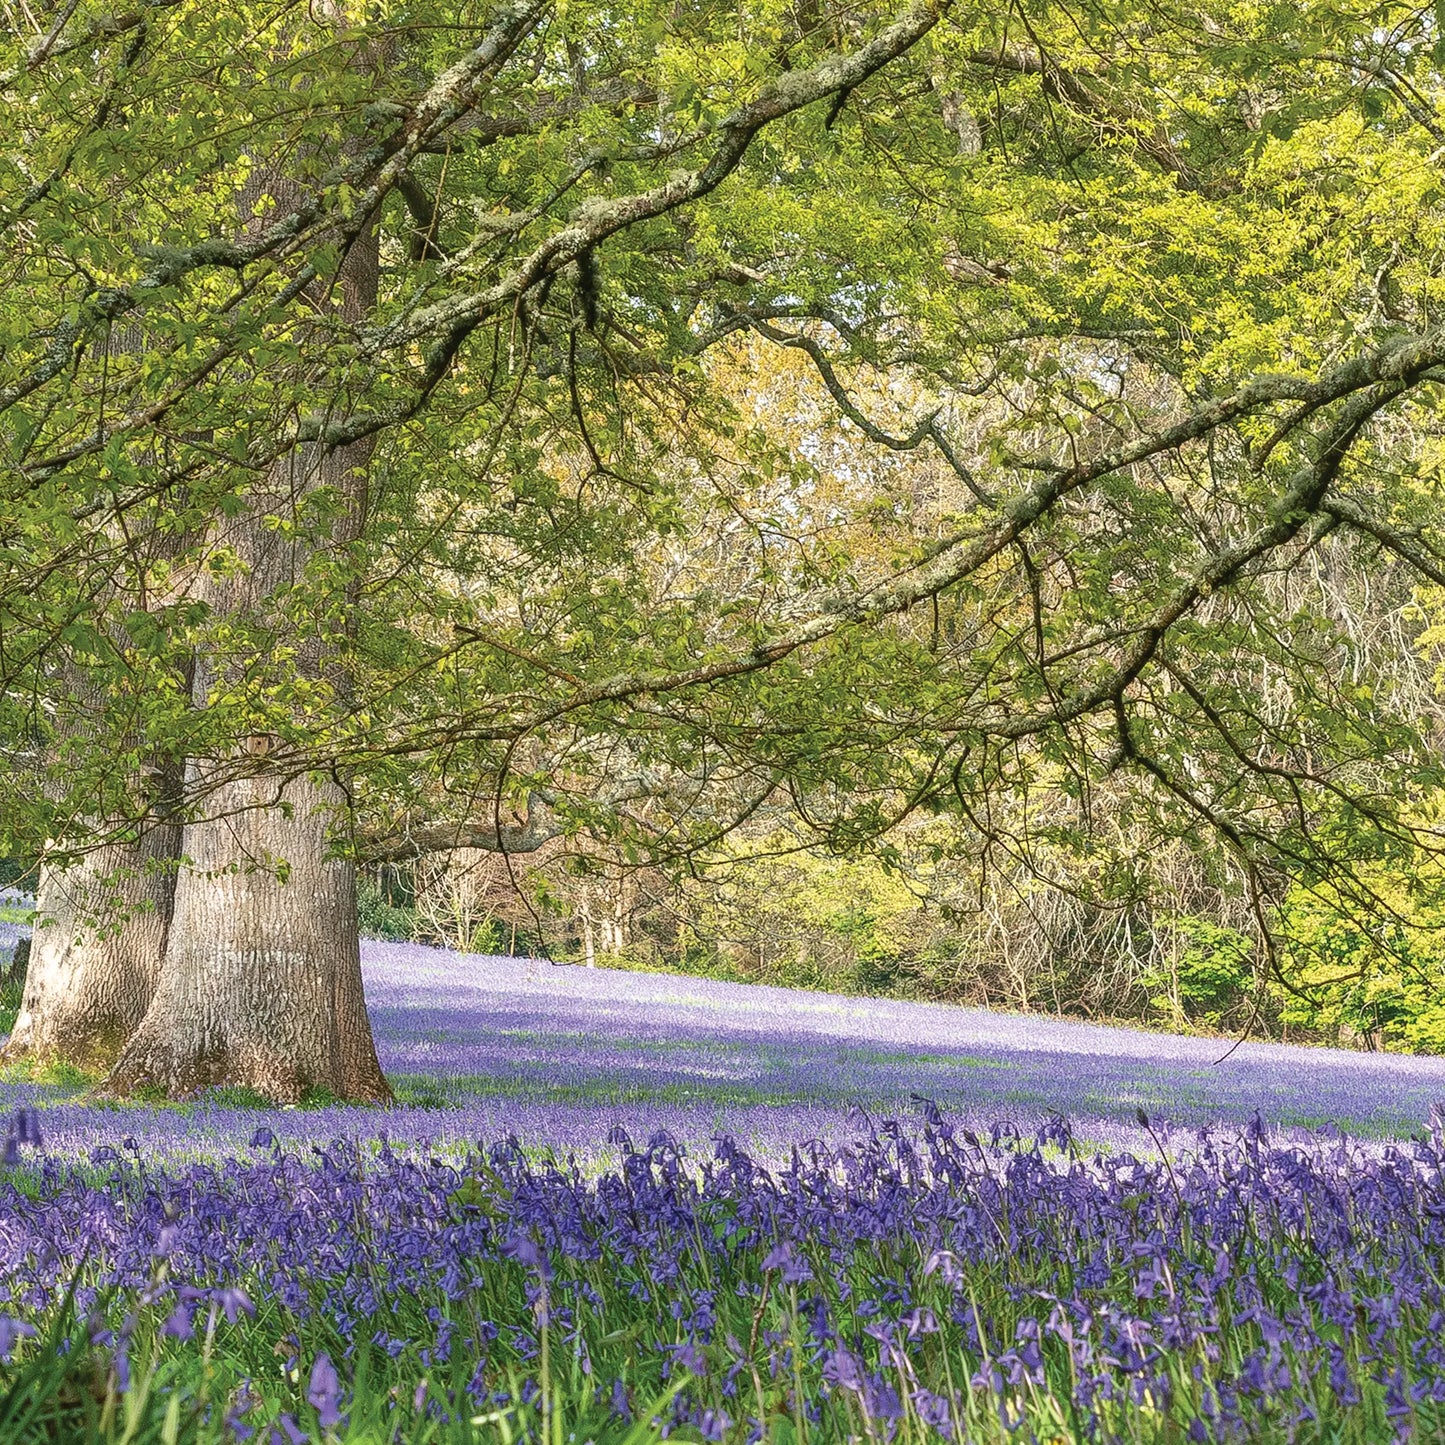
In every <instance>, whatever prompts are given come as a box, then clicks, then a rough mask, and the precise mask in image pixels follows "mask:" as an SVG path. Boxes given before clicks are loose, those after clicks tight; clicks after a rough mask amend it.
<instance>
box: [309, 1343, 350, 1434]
mask: <svg viewBox="0 0 1445 1445" xmlns="http://www.w3.org/2000/svg"><path fill="white" fill-rule="evenodd" d="M306 1403H307V1404H308V1405H310V1406H311V1408H312V1409H313V1410H315V1411H316V1418H317V1419H318V1420H319V1421H320V1422H321V1428H322V1429H323V1430H334V1429H335V1428H336V1427H337V1426H338V1425H340V1424H341V1423H342V1415H341V1381H340V1380H338V1379H337V1378H336V1367H335V1365H333V1364H332V1363H331V1357H330V1356H329V1355H327V1354H325V1353H324V1352H323V1353H322V1354H319V1355H317V1356H316V1363H315V1364H314V1365H312V1366H311V1384H310V1386H309V1387H308V1389H307V1391H306Z"/></svg>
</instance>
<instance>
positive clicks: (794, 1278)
mask: <svg viewBox="0 0 1445 1445" xmlns="http://www.w3.org/2000/svg"><path fill="white" fill-rule="evenodd" d="M763 1269H764V1270H765V1271H766V1270H773V1269H778V1270H781V1271H782V1274H783V1283H784V1284H802V1283H804V1282H805V1281H807V1280H810V1279H812V1277H813V1271H812V1270H811V1269H810V1268H809V1267H808V1262H807V1260H805V1259H799V1258H798V1256H797V1255H796V1254H795V1253H794V1251H793V1243H792V1241H791V1240H789V1239H784V1240H780V1241H779V1242H778V1243H777V1244H775V1245H774V1246H773V1247H772V1248H771V1249H770V1250H769V1251H768V1252H767V1254H766V1255H764V1256H763Z"/></svg>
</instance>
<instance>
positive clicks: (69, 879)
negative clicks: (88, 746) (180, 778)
mask: <svg viewBox="0 0 1445 1445" xmlns="http://www.w3.org/2000/svg"><path fill="white" fill-rule="evenodd" d="M180 832H181V830H180V828H179V827H176V826H173V825H170V824H165V823H162V824H158V825H156V826H153V827H151V828H150V829H149V830H148V831H147V832H146V833H145V834H144V835H143V836H141V837H140V838H138V839H136V840H134V841H127V842H118V843H112V844H108V845H106V846H103V847H100V848H97V849H95V850H94V851H92V852H89V853H86V854H85V855H83V856H82V857H81V858H79V859H78V860H75V861H73V862H71V863H69V864H68V865H66V866H60V865H58V864H46V865H45V866H43V867H42V869H41V874H40V891H39V894H38V896H37V899H36V915H37V916H36V922H35V932H34V937H33V938H32V940H31V946H30V959H29V963H28V966H27V969H26V975H25V988H24V993H23V995H22V998H21V1005H20V1013H19V1015H18V1017H17V1018H16V1020H15V1027H14V1029H13V1030H12V1031H11V1033H10V1037H9V1039H8V1040H7V1041H6V1044H5V1048H4V1053H3V1057H4V1058H5V1059H6V1060H7V1061H9V1062H15V1061H18V1060H22V1059H25V1060H33V1061H34V1062H35V1063H36V1064H39V1065H44V1064H51V1063H67V1064H75V1065H77V1066H78V1067H80V1068H83V1069H92V1070H94V1069H106V1068H109V1067H110V1065H111V1064H113V1063H114V1062H115V1059H116V1057H117V1055H118V1054H119V1053H120V1050H121V1048H122V1046H123V1045H124V1044H125V1042H126V1040H127V1039H129V1038H130V1036H131V1034H132V1033H133V1032H134V1030H135V1028H136V1025H137V1024H139V1023H140V1021H141V1019H142V1018H143V1017H144V1016H145V1012H146V1009H147V1008H148V1007H149V1006H150V1002H151V997H152V995H153V993H154V991H155V985H156V979H157V977H158V976H159V973H160V967H161V958H162V956H163V954H164V953H165V947H166V937H167V935H168V933H169V930H170V923H171V911H172V906H173V902H174V896H175V858H176V853H177V851H178V848H179V844H180Z"/></svg>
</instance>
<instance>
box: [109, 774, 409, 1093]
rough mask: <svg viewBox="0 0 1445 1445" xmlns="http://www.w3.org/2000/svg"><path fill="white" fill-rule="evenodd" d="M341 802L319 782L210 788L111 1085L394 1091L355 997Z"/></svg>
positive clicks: (349, 873)
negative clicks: (150, 995) (334, 835)
mask: <svg viewBox="0 0 1445 1445" xmlns="http://www.w3.org/2000/svg"><path fill="white" fill-rule="evenodd" d="M345 802H346V799H345V796H344V794H343V792H342V790H341V788H340V787H339V786H337V785H336V784H335V783H333V782H330V780H328V779H323V778H318V777H302V778H297V779H293V780H292V781H290V782H289V783H286V784H285V785H283V786H281V787H279V788H278V786H277V785H276V783H275V782H274V781H272V780H269V779H267V778H266V777H264V776H260V777H256V778H248V779H242V780H240V781H236V782H231V783H227V784H224V785H222V786H221V787H220V788H218V789H217V791H216V793H215V794H214V795H213V798H212V808H211V816H209V817H207V818H206V819H205V820H203V821H200V822H197V823H193V824H191V825H189V826H188V827H187V828H186V834H185V847H186V853H187V868H186V871H185V873H184V874H183V875H182V877H181V882H180V886H179V888H178V889H177V894H176V914H175V922H174V924H173V927H172V930H171V938H170V944H169V946H168V948H167V950H166V956H165V962H164V964H163V966H162V969H161V976H160V980H159V983H158V984H157V987H156V990H155V997H154V999H153V1001H152V1002H151V1006H150V1008H149V1010H148V1011H147V1013H146V1015H145V1018H144V1020H143V1021H142V1022H141V1024H140V1027H139V1028H138V1029H137V1030H136V1033H135V1035H134V1037H133V1038H131V1040H130V1042H129V1043H128V1044H127V1045H126V1048H125V1050H124V1052H123V1053H122V1055H121V1057H120V1060H119V1061H118V1063H117V1064H116V1067H115V1069H114V1070H113V1071H112V1073H111V1076H110V1078H109V1080H108V1081H107V1090H108V1092H112V1093H117V1094H126V1093H134V1092H136V1091H137V1090H139V1089H142V1088H152V1089H157V1090H160V1091H162V1092H164V1093H165V1094H167V1095H168V1096H171V1097H180V1096H184V1095H187V1094H192V1093H194V1092H196V1091H197V1090H199V1089H204V1088H208V1087H211V1086H214V1085H227V1086H232V1087H237V1086H239V1087H244V1088H249V1089H254V1090H255V1091H256V1092H257V1093H260V1094H264V1095H265V1096H266V1097H267V1098H270V1099H274V1100H276V1101H277V1102H280V1103H296V1102H298V1101H299V1100H300V1099H301V1098H302V1097H303V1096H304V1095H305V1094H306V1093H307V1092H308V1091H309V1090H322V1091H325V1092H326V1093H328V1094H330V1095H332V1096H334V1097H336V1098H338V1099H355V1100H383V1099H388V1098H390V1097H391V1091H390V1089H389V1087H388V1086H387V1083H386V1079H385V1077H384V1076H383V1074H382V1072H381V1066H380V1064H379V1063H378V1061H377V1058H376V1049H375V1046H374V1044H373V1041H372V1036H371V1027H370V1023H369V1021H368V1019H367V1016H366V1008H365V1003H364V1001H363V998H362V991H361V950H360V941H359V937H358V934H357V927H356V876H355V870H354V869H353V867H352V865H351V864H350V863H349V862H348V861H346V860H345V859H342V858H338V857H335V856H330V845H331V831H332V828H333V826H334V823H335V818H336V814H337V810H339V809H342V808H344V806H345ZM281 804H285V805H288V806H289V810H290V815H289V816H287V811H286V810H285V809H283V808H282V806H280V805H281ZM283 860H284V861H283Z"/></svg>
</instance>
